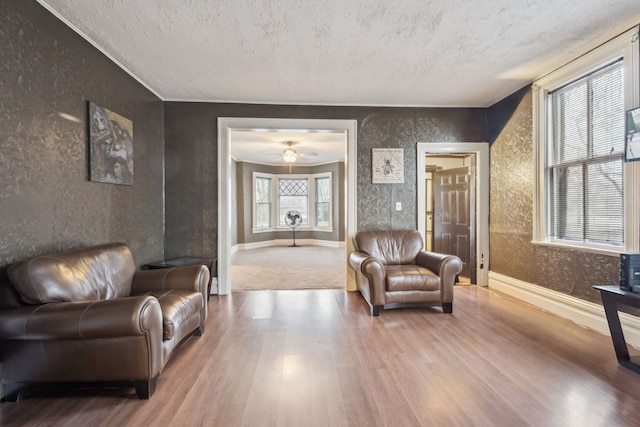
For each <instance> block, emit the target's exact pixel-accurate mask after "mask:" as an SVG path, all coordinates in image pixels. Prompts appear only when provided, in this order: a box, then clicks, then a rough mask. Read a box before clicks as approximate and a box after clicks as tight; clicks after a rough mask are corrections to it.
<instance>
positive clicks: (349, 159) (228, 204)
mask: <svg viewBox="0 0 640 427" xmlns="http://www.w3.org/2000/svg"><path fill="white" fill-rule="evenodd" d="M237 131H255V132H264V131H275V132H333V133H336V132H341V133H343V134H344V135H345V138H344V141H345V142H344V164H345V166H344V169H345V173H344V183H342V185H344V187H345V194H346V198H345V202H344V203H345V207H344V212H343V213H342V215H343V221H344V224H345V232H344V236H343V237H344V239H343V244H344V247H345V248H346V249H347V251H346V253H349V252H350V251H352V250H353V243H352V236H353V234H354V232H355V224H356V218H355V215H356V207H355V203H356V196H355V188H356V135H357V133H356V121H355V120H323V119H264V118H235V117H234V118H225V117H221V118H218V294H220V295H225V294H228V293H229V292H230V291H231V289H232V285H231V255H232V246H233V244H234V242H233V241H234V233H235V232H236V231H237V220H238V218H237V210H236V206H237V197H238V194H239V192H238V191H237V190H238V189H237V186H236V184H235V179H234V178H235V177H234V173H233V171H234V159H233V157H232V154H231V151H232V150H231V148H232V144H233V138H232V134H233V133H234V132H237ZM241 193H242V192H240V194H241ZM343 263H344V264H345V265H346V264H347V259H346V256H345V257H344V260H343ZM345 271H346V273H345V276H346V277H345V283H346V289H347V290H353V289H355V277H353V273H352V272H350V271H349V269H345Z"/></svg>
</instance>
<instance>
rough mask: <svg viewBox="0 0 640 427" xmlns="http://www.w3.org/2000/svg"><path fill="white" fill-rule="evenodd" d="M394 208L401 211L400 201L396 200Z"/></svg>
mask: <svg viewBox="0 0 640 427" xmlns="http://www.w3.org/2000/svg"><path fill="white" fill-rule="evenodd" d="M396 210H397V211H401V210H402V202H396Z"/></svg>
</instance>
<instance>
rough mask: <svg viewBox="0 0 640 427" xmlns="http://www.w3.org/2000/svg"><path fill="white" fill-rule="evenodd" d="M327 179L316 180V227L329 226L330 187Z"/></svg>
mask: <svg viewBox="0 0 640 427" xmlns="http://www.w3.org/2000/svg"><path fill="white" fill-rule="evenodd" d="M330 184H331V182H330V180H329V177H322V178H316V225H317V226H318V227H330V226H331V187H330Z"/></svg>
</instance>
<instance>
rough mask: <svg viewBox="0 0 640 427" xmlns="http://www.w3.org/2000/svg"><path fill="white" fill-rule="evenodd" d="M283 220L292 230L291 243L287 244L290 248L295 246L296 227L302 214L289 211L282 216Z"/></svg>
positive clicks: (300, 220)
mask: <svg viewBox="0 0 640 427" xmlns="http://www.w3.org/2000/svg"><path fill="white" fill-rule="evenodd" d="M284 222H285V224H287V225H288V226H289V227H291V229H292V230H293V245H289V247H290V248H296V247H298V245H296V227H298V226H299V225H300V224H302V214H300V212H298V211H289V212H287V213H286V215H285V216H284Z"/></svg>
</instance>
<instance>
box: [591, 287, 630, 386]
mask: <svg viewBox="0 0 640 427" xmlns="http://www.w3.org/2000/svg"><path fill="white" fill-rule="evenodd" d="M593 288H594V289H597V290H599V291H600V297H601V298H602V305H603V306H604V312H605V314H606V315H607V323H608V324H609V331H610V332H611V340H612V341H613V348H614V350H615V351H616V357H617V359H618V363H619V364H620V365H622V366H624V367H625V368H629V369H631V370H632V371H635V372H637V373H640V356H629V349H628V348H627V343H626V341H625V339H624V334H623V333H622V325H621V324H620V316H619V315H618V305H619V304H621V305H626V306H629V307H635V308H640V295H639V294H635V293H633V292H627V291H623V290H622V289H620V286H618V285H599V286H594V287H593Z"/></svg>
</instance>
